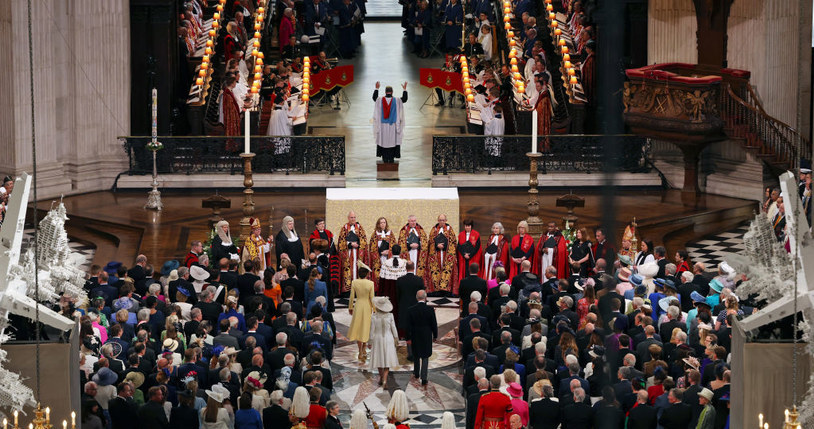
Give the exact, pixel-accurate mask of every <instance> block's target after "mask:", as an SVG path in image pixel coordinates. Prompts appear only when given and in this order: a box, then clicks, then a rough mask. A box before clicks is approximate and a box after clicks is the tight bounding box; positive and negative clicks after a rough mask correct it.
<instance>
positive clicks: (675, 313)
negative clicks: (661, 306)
mask: <svg viewBox="0 0 814 429" xmlns="http://www.w3.org/2000/svg"><path fill="white" fill-rule="evenodd" d="M667 318H668V319H669V320H668V321H666V322H663V323H662V324H661V327H659V334H660V335H661V338H662V339H663V340H667V341H669V340H670V338H672V337H673V329H675V328H679V329H681V330H682V331H684V332H687V324H686V323H684V322H682V321H680V320H679V319H680V318H681V309H680V308H679V307H678V306H675V305H670V306H669V307H667Z"/></svg>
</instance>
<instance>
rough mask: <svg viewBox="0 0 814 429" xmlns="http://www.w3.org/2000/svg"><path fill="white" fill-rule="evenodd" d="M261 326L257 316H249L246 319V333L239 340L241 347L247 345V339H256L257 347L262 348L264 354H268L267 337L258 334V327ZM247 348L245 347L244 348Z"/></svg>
mask: <svg viewBox="0 0 814 429" xmlns="http://www.w3.org/2000/svg"><path fill="white" fill-rule="evenodd" d="M259 324H260V321H258V320H257V317H256V316H249V317H247V318H246V333H245V334H243V336H242V337H241V338H240V339H239V340H238V342H239V343H240V345H241V346H242V347H243V346H245V345H246V339H247V338H248V337H253V338H254V340H255V341H254V343H255V347H260V348H261V349H263V353H265V352H267V351H268V349H269V347H268V343H266V337H265V335H261V334H260V332H258V330H257V327H258V325H259ZM244 348H245V347H244Z"/></svg>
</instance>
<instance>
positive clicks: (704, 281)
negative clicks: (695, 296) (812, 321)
mask: <svg viewBox="0 0 814 429" xmlns="http://www.w3.org/2000/svg"><path fill="white" fill-rule="evenodd" d="M706 272H707V267H706V265H704V263H703V262H696V263H695V264H693V266H692V273H693V275H694V277H693V278H692V282H693V284H694V285H696V286H698V289H696V290H697V291H698V293H700V294H701V295H703V296H707V295H709V278H707V276H706Z"/></svg>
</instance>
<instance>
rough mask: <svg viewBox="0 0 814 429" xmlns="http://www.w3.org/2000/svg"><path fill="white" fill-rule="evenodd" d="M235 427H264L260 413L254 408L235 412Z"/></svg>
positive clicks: (257, 428)
mask: <svg viewBox="0 0 814 429" xmlns="http://www.w3.org/2000/svg"><path fill="white" fill-rule="evenodd" d="M235 429H263V421H262V420H261V419H260V413H258V412H257V410H255V409H254V408H249V409H245V410H237V411H236V412H235Z"/></svg>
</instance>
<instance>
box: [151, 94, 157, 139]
mask: <svg viewBox="0 0 814 429" xmlns="http://www.w3.org/2000/svg"><path fill="white" fill-rule="evenodd" d="M152 126H153V144H155V142H156V140H157V139H158V90H156V89H155V88H153V124H152Z"/></svg>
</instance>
